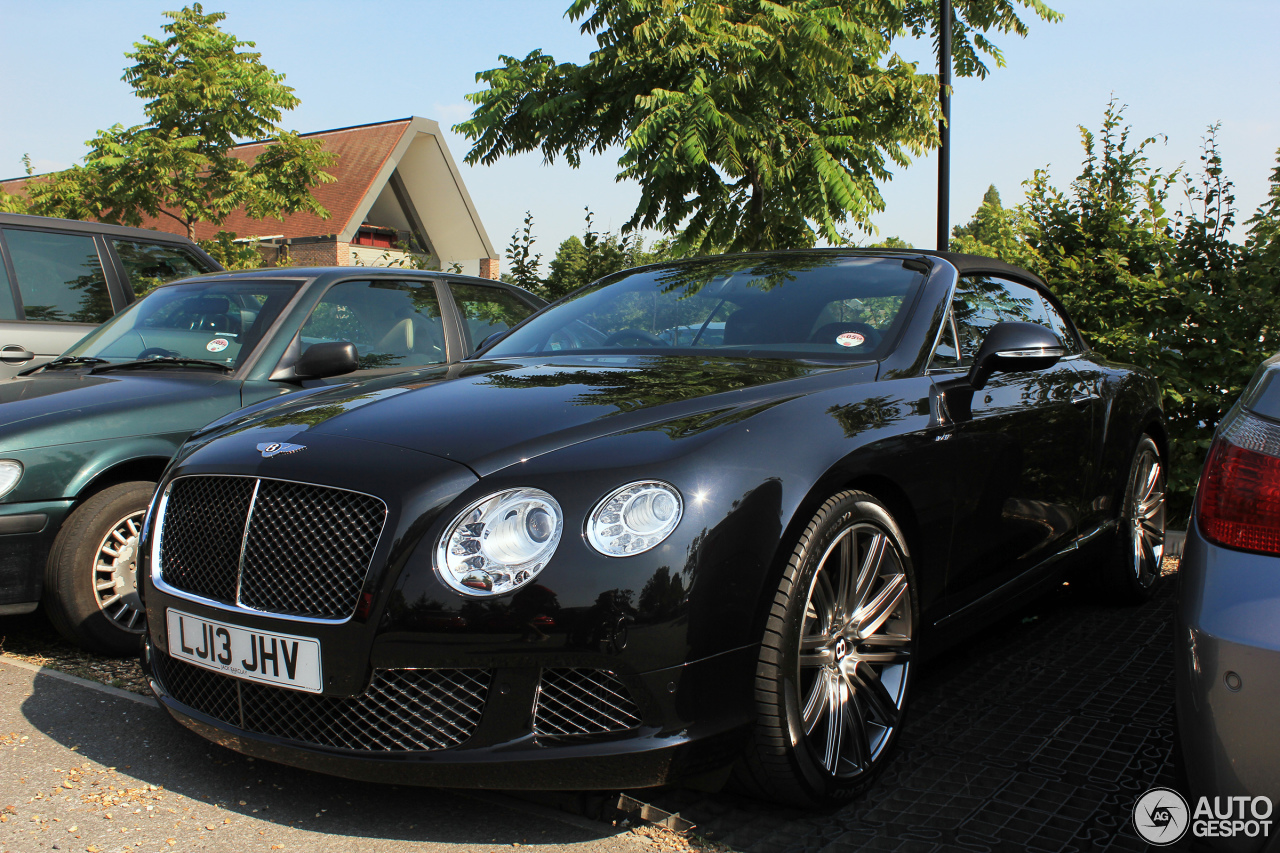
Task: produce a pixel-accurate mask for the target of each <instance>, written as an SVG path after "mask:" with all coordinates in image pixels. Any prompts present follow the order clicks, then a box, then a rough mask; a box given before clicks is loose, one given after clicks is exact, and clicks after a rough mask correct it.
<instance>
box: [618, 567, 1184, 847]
mask: <svg viewBox="0 0 1280 853" xmlns="http://www.w3.org/2000/svg"><path fill="white" fill-rule="evenodd" d="M1174 581H1175V578H1173V577H1166V578H1164V579H1162V580H1161V581H1160V584H1161V586H1160V588H1159V590H1158V592H1157V595H1156V597H1155V599H1154V600H1153V601H1151V602H1150V603H1148V604H1147V605H1144V606H1143V607H1140V608H1109V607H1100V606H1098V605H1096V604H1093V603H1091V602H1090V601H1088V600H1086V599H1085V598H1084V597H1083V596H1080V595H1077V594H1076V593H1075V592H1073V591H1072V590H1071V589H1069V588H1063V589H1062V590H1061V591H1060V593H1059V594H1057V595H1054V596H1050V597H1049V598H1047V599H1044V600H1043V601H1040V602H1037V603H1036V604H1035V605H1033V606H1031V607H1029V608H1026V609H1024V610H1023V611H1021V612H1020V613H1018V614H1017V615H1015V616H1013V617H1011V618H1009V619H1006V620H1005V621H1004V622H1002V623H1000V624H998V625H996V626H994V627H993V628H991V629H989V630H987V631H986V632H984V633H983V634H981V635H980V636H979V637H977V638H976V639H975V640H973V641H971V642H970V643H968V644H966V645H964V646H963V647H961V648H958V649H955V650H953V651H952V652H950V653H948V654H947V655H946V656H945V657H943V658H941V659H938V660H934V661H931V662H930V663H929V665H928V666H927V667H926V668H925V669H924V670H922V671H921V673H920V675H921V676H922V677H920V678H919V680H918V681H917V682H916V686H915V692H914V696H913V698H912V704H911V709H910V712H909V714H910V716H909V720H908V723H907V725H906V727H905V728H904V729H903V731H902V735H901V740H900V742H899V744H898V753H897V756H896V758H895V760H894V761H893V763H892V765H891V766H890V767H889V768H888V769H887V772H886V773H885V775H884V776H883V777H882V779H881V781H880V784H879V785H878V786H877V787H876V788H875V789H874V790H873V791H872V792H870V793H869V794H868V795H867V796H865V797H863V798H862V799H861V800H859V801H857V802H855V803H851V804H849V805H848V806H845V807H844V808H842V809H841V810H839V811H837V812H835V813H832V814H825V815H811V814H803V813H797V812H793V811H782V810H769V809H761V808H760V806H759V804H756V803H752V802H750V801H745V800H739V799H735V798H733V797H730V796H725V795H719V796H706V795H700V794H696V793H694V792H689V791H672V792H666V793H664V794H663V795H661V796H658V797H655V798H652V799H653V801H654V802H655V803H656V804H657V805H658V806H660V807H662V808H665V809H667V810H669V811H679V812H680V814H681V816H682V817H685V818H687V819H689V820H691V821H693V822H694V823H695V824H697V827H698V828H697V832H700V833H703V834H709V836H710V837H711V838H714V839H716V840H718V841H721V842H724V843H726V844H729V845H730V846H732V847H734V848H735V849H738V850H742V851H746V853H801V851H803V853H815V851H821V853H845V851H854V850H877V851H879V850H885V851H889V850H893V851H913V853H915V851H918V853H942V851H970V852H971V853H973V851H1004V850H1055V851H1057V850H1080V851H1085V850H1088V851H1095V850H1099V851H1101V850H1106V851H1125V850H1144V849H1146V844H1145V843H1144V842H1142V841H1141V840H1140V839H1139V838H1138V837H1137V834H1136V833H1135V832H1134V830H1133V827H1132V825H1131V824H1130V822H1129V816H1130V810H1131V809H1132V807H1133V803H1134V801H1135V800H1136V799H1137V798H1138V797H1139V796H1140V795H1141V794H1142V793H1143V792H1144V791H1146V790H1147V789H1149V788H1151V787H1154V786H1156V785H1167V786H1171V785H1172V784H1173V776H1172V771H1171V768H1170V765H1169V758H1170V748H1171V744H1172V737H1173V669H1172V660H1171V654H1172V652H1171V642H1172V634H1171V630H1170V628H1169V620H1170V618H1171V616H1172V607H1173V586H1174ZM637 796H640V795H639V794H637Z"/></svg>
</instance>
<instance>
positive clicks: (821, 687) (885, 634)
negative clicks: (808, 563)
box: [799, 523, 913, 778]
mask: <svg viewBox="0 0 1280 853" xmlns="http://www.w3.org/2000/svg"><path fill="white" fill-rule="evenodd" d="M912 636H913V634H912V617H911V598H910V594H909V589H908V581H907V575H906V572H905V571H904V570H903V567H902V560H901V557H900V556H899V554H898V552H897V549H896V547H895V546H894V544H893V540H892V539H891V538H890V537H889V536H888V535H886V534H885V532H884V531H883V530H881V529H880V528H879V527H877V526H876V525H874V524H869V523H858V524H853V525H851V526H850V527H848V528H846V529H845V530H844V531H842V532H841V534H840V535H839V536H838V537H837V538H836V540H835V541H834V542H832V543H831V545H830V547H828V549H827V551H826V553H825V554H824V555H823V557H822V562H821V564H820V565H819V567H818V570H817V572H816V573H815V574H814V578H813V582H812V584H811V585H810V588H809V598H808V602H807V604H806V606H805V613H804V621H803V624H802V626H801V631H800V648H799V679H800V684H799V687H800V692H799V696H800V697H801V701H802V703H803V704H802V706H801V709H802V713H801V717H802V721H803V727H804V733H805V735H806V737H807V738H808V741H809V744H810V746H811V747H812V748H813V750H814V752H815V753H816V757H817V758H818V759H819V761H820V762H821V764H822V766H823V767H824V768H826V771H827V772H828V773H830V774H831V775H833V776H836V777H840V778H848V777H852V776H857V775H859V774H861V773H864V772H866V771H867V770H869V769H870V768H871V766H872V765H873V763H874V762H875V761H876V759H877V758H878V757H879V755H880V754H881V752H882V751H883V750H884V747H885V746H886V745H887V744H888V743H889V741H890V739H891V737H892V734H893V731H894V729H895V728H896V727H897V726H898V724H899V721H900V719H901V716H902V709H903V703H904V702H905V700H906V695H907V690H906V687H907V674H908V668H909V667H910V655H911V648H912Z"/></svg>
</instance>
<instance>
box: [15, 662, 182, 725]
mask: <svg viewBox="0 0 1280 853" xmlns="http://www.w3.org/2000/svg"><path fill="white" fill-rule="evenodd" d="M0 664H5V665H6V666H12V667H16V668H17V669H25V670H26V671H27V672H34V673H35V674H36V675H47V676H48V677H50V678H56V679H58V680H59V681H65V682H67V683H68V684H75V685H78V686H80V687H87V688H89V689H90V690H97V691H98V692H99V693H106V694H107V695H108V696H114V697H116V698H117V699H128V700H130V701H132V702H137V703H138V704H139V705H146V706H148V707H150V708H155V709H156V710H157V711H158V710H160V703H159V702H157V701H156V700H155V699H153V698H151V697H150V696H143V695H142V694H140V693H134V692H133V691H132V690H121V689H120V688H119V687H112V686H111V685H110V684H103V683H102V682H100V681H92V680H90V679H88V678H81V677H80V676H78V675H69V674H67V673H65V672H62V671H61V670H57V669H51V668H49V667H47V666H36V665H35V664H33V663H27V662H26V661H24V660H20V659H18V658H16V657H13V656H11V655H7V654H0Z"/></svg>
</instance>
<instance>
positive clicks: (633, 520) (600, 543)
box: [587, 480, 684, 557]
mask: <svg viewBox="0 0 1280 853" xmlns="http://www.w3.org/2000/svg"><path fill="white" fill-rule="evenodd" d="M683 512H684V502H683V501H682V500H681V499H680V493H679V492H678V491H676V488H675V486H672V485H669V484H667V483H663V482H660V481H658V480H643V481H641V482H638V483H628V484H627V485H625V486H623V487H622V488H620V489H618V490H617V491H615V492H613V493H612V494H611V495H609V496H608V497H607V498H605V499H604V500H602V501H600V503H598V504H596V508H595V509H594V510H592V512H591V516H590V518H588V519H587V541H588V542H590V543H591V547H593V548H595V549H596V550H597V551H599V552H600V553H601V554H606V555H608V556H610V557H629V556H631V555H632V554H641V553H643V552H645V551H648V550H649V549H650V548H653V547H655V546H657V545H658V544H660V543H661V542H662V540H664V539H666V538H667V537H668V536H670V535H671V531H673V530H675V529H676V525H677V524H679V523H680V516H681V515H682V514H683Z"/></svg>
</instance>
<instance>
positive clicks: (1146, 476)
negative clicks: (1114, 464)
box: [1098, 435, 1165, 604]
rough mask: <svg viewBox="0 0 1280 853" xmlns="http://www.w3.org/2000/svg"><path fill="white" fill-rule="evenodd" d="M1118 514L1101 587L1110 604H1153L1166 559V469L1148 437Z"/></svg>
mask: <svg viewBox="0 0 1280 853" xmlns="http://www.w3.org/2000/svg"><path fill="white" fill-rule="evenodd" d="M1119 509H1120V517H1119V528H1118V529H1117V530H1116V535H1115V538H1114V539H1113V540H1112V544H1111V547H1110V552H1109V553H1108V554H1107V555H1106V558H1105V559H1104V560H1103V561H1102V565H1101V567H1100V568H1101V576H1100V577H1099V578H1098V586H1099V587H1100V589H1101V591H1102V594H1103V595H1104V596H1105V598H1106V600H1107V601H1109V602H1112V603H1116V604H1141V603H1142V602H1144V601H1147V600H1148V599H1150V598H1151V592H1152V590H1153V589H1154V587H1155V582H1156V581H1157V580H1158V579H1159V577H1160V570H1161V565H1162V562H1163V557H1164V525H1165V465H1164V458H1163V457H1162V456H1161V455H1160V448H1159V447H1158V446H1157V445H1156V443H1155V441H1153V440H1152V438H1151V436H1149V435H1143V436H1142V437H1141V438H1139V439H1138V445H1137V447H1135V448H1134V451H1133V456H1132V458H1131V459H1130V461H1129V472H1128V476H1127V477H1126V478H1125V481H1124V490H1123V491H1122V492H1121V495H1120V507H1119Z"/></svg>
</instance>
